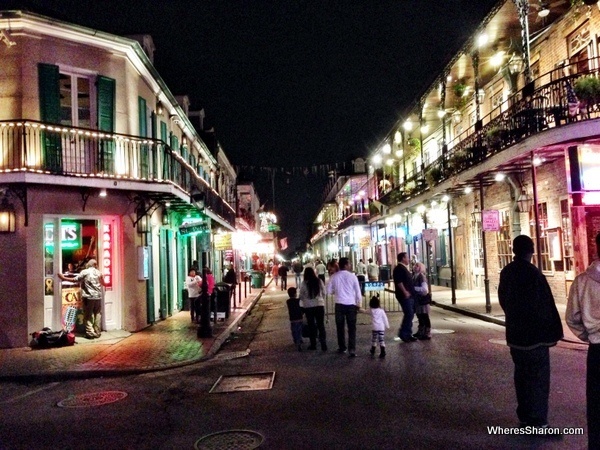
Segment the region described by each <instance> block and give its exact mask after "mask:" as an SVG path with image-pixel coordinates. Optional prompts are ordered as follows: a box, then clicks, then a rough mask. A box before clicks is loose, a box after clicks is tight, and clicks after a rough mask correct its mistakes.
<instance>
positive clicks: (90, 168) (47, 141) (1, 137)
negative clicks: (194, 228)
mask: <svg viewBox="0 0 600 450" xmlns="http://www.w3.org/2000/svg"><path fill="white" fill-rule="evenodd" d="M192 162H193V159H191V158H189V159H188V160H186V159H185V158H184V157H183V156H182V155H180V154H179V153H178V152H176V151H173V149H171V147H170V146H169V145H167V144H166V143H164V142H163V141H161V140H157V139H150V138H140V137H138V136H130V135H124V134H117V133H106V132H102V131H98V130H90V129H84V128H76V127H67V126H61V125H52V124H46V123H41V122H36V121H32V120H13V121H0V182H2V178H3V175H6V174H12V173H16V172H30V173H38V174H47V175H60V176H72V177H79V178H86V179H88V180H89V179H92V178H102V179H116V180H117V179H118V180H129V181H140V182H147V183H150V185H149V186H148V188H147V189H146V190H147V191H151V190H152V184H154V185H156V184H171V185H174V186H176V187H178V188H179V189H180V190H181V191H183V192H184V193H187V194H188V195H189V194H190V193H191V192H192V191H195V192H198V191H199V192H201V193H203V194H204V205H205V207H206V208H209V209H210V210H211V211H212V212H213V213H215V214H216V215H218V216H219V217H221V218H222V219H223V220H224V221H226V222H227V223H229V224H231V225H232V226H235V211H234V210H233V208H231V206H230V205H229V204H227V203H226V202H225V201H224V200H223V199H222V198H221V197H220V196H219V195H218V194H217V193H216V191H214V189H212V188H211V187H210V186H209V185H208V183H207V182H206V181H205V180H204V179H203V178H202V177H200V175H199V172H198V170H197V168H196V167H194V166H193V164H192ZM88 182H89V181H88Z"/></svg>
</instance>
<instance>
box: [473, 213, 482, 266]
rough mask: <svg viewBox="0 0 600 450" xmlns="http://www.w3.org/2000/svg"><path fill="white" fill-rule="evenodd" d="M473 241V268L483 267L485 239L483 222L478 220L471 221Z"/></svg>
mask: <svg viewBox="0 0 600 450" xmlns="http://www.w3.org/2000/svg"><path fill="white" fill-rule="evenodd" d="M471 242H472V243H473V245H472V246H471V248H472V254H471V258H472V259H473V268H474V269H483V239H482V236H481V222H478V221H476V220H473V221H472V222H471Z"/></svg>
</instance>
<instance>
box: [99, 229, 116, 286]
mask: <svg viewBox="0 0 600 450" xmlns="http://www.w3.org/2000/svg"><path fill="white" fill-rule="evenodd" d="M112 256H113V231H112V225H111V224H109V223H105V224H104V225H102V275H103V276H104V283H106V284H105V286H104V287H105V288H106V290H108V291H110V290H112V282H113V257H112Z"/></svg>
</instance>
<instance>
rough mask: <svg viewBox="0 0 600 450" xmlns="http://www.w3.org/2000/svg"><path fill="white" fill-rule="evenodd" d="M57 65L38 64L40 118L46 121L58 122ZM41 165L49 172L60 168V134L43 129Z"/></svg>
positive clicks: (58, 83) (58, 91) (58, 92)
mask: <svg viewBox="0 0 600 450" xmlns="http://www.w3.org/2000/svg"><path fill="white" fill-rule="evenodd" d="M59 76H60V74H59V71H58V66H53V65H51V64H42V63H40V64H38V84H39V97H40V119H41V121H42V122H46V123H54V124H59V123H60V82H59ZM41 144H42V155H43V162H42V165H43V167H44V168H45V169H46V170H49V171H51V172H60V171H61V170H62V147H61V143H60V134H58V133H56V132H52V131H43V132H42V134H41Z"/></svg>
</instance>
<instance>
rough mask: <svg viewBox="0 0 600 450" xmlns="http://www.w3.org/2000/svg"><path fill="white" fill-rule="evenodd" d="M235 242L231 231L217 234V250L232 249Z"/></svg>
mask: <svg viewBox="0 0 600 450" xmlns="http://www.w3.org/2000/svg"><path fill="white" fill-rule="evenodd" d="M231 249H233V242H232V239H231V233H221V234H216V235H215V250H231Z"/></svg>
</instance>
